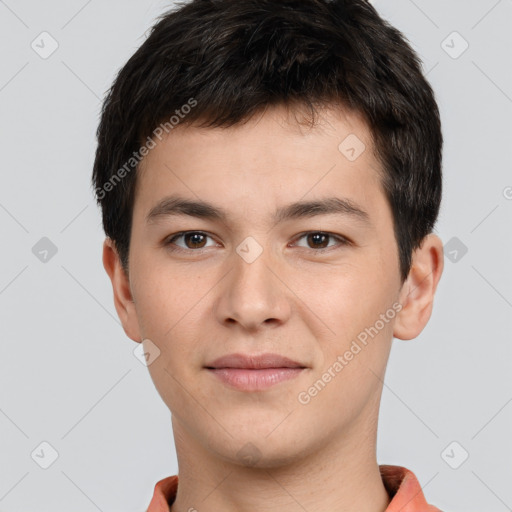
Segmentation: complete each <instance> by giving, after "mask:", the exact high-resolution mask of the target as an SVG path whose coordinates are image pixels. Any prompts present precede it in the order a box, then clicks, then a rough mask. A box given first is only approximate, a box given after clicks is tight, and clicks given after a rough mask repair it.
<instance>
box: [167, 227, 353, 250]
mask: <svg viewBox="0 0 512 512" xmlns="http://www.w3.org/2000/svg"><path fill="white" fill-rule="evenodd" d="M190 234H199V235H204V236H207V237H209V238H213V237H211V236H210V235H209V234H208V233H205V232H204V231H181V232H179V233H176V234H174V235H171V237H170V238H167V239H166V240H165V242H164V245H165V246H166V247H168V248H169V246H171V245H173V243H174V241H175V240H177V239H178V238H182V237H183V236H185V235H190ZM310 234H317V235H326V236H328V237H330V238H335V239H336V240H338V242H339V244H338V247H343V246H347V245H352V242H350V241H349V240H348V239H347V238H345V237H342V236H340V235H335V234H334V233H329V232H328V231H306V232H305V233H301V234H300V235H299V236H298V238H296V239H295V240H296V241H298V240H301V239H302V238H304V237H306V236H307V235H310ZM335 248H336V246H335V247H324V248H321V249H312V248H309V247H308V248H305V247H303V249H309V250H311V251H313V252H320V253H323V252H326V251H330V250H332V249H335ZM207 249H208V248H207V247H206V248H201V249H184V248H183V247H178V246H174V247H173V248H169V250H170V251H172V252H188V253H191V252H195V253H198V254H201V253H202V252H204V251H205V250H207Z"/></svg>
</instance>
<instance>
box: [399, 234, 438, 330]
mask: <svg viewBox="0 0 512 512" xmlns="http://www.w3.org/2000/svg"><path fill="white" fill-rule="evenodd" d="M443 268H444V251H443V242H442V241H441V239H440V238H439V237H438V236H437V235H434V234H429V235H427V236H426V237H425V238H424V239H423V240H422V243H421V245H420V247H419V248H418V249H416V250H415V251H414V253H413V256H412V262H411V269H410V271H409V275H408V276H407V279H406V280H405V282H404V284H403V285H402V288H401V290H400V298H399V301H400V304H402V309H401V310H400V312H399V313H398V315H397V316H396V321H395V325H394V330H393V336H394V337H395V338H399V339H401V340H410V339H413V338H416V336H418V335H419V334H420V333H421V331H422V330H423V328H424V327H425V325H427V322H428V321H429V319H430V315H431V314H432V307H433V303H434V294H435V292H436V288H437V284H438V283H439V279H441V274H442V273H443Z"/></svg>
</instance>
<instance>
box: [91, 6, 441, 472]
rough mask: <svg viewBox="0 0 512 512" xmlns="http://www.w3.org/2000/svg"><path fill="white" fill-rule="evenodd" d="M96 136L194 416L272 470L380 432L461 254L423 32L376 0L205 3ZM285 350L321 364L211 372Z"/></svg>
mask: <svg viewBox="0 0 512 512" xmlns="http://www.w3.org/2000/svg"><path fill="white" fill-rule="evenodd" d="M97 135H98V148H97V152H96V160H95V163H94V170H93V185H94V188H95V191H96V197H97V200H98V203H99V205H100V206H101V209H102V214H103V226H104V229H105V233H106V235H107V239H106V241H105V244H104V255H103V261H104V265H105V269H106V270H107V272H108V274H109V276H110V278H111V280H112V284H113V288H114V300H115V305H116V309H117V312H118V314H119V316H120V318H121V321H122V324H123V327H124V330H125V332H126V334H127V335H128V336H129V337H130V338H131V339H133V340H134V341H137V342H141V341H142V340H143V339H147V340H150V341H149V342H147V343H149V347H150V351H151V350H156V351H157V352H158V357H156V358H155V359H154V362H152V363H151V365H150V366H149V369H150V373H151V376H152V378H153V380H154V382H155V385H156V387H157V389H158V391H159V393H160V394H161V396H162V398H163V399H164V401H165V402H166V404H167V405H168V406H169V408H170V410H171V412H172V413H173V425H174V426H175V430H176V429H178V430H179V431H180V433H181V435H182V436H183V437H188V438H189V439H191V440H192V439H193V440H195V442H196V443H197V445H198V446H202V447H203V448H204V449H205V450H209V451H210V453H214V454H216V455H218V456H221V457H223V458H227V459H230V460H244V459H240V457H239V455H238V456H237V454H240V450H241V449H242V448H243V447H244V446H252V445H254V446H256V447H257V449H258V453H259V456H258V458H259V459H260V462H259V464H267V465H272V464H281V463H284V462H285V461H287V460H290V461H291V460H293V458H294V457H295V455H296V454H297V453H302V454H306V453H308V452H311V453H312V452H313V451H314V450H317V449H318V448H319V447H322V446H325V445H326V443H327V442H328V440H329V439H338V441H339V442H340V443H341V442H344V441H343V440H347V439H351V436H350V435H349V434H350V433H351V432H362V430H361V427H364V428H365V429H366V433H367V434H372V433H373V434H374V433H375V424H376V415H377V410H378V404H379V400H380V393H381V390H382V381H381V379H382V378H383V376H384V372H385V367H386V363H387V358H388V355H389V350H390V345H391V341H392V338H393V336H394V337H397V338H401V339H411V338H414V337H416V336H417V335H418V334H419V333H420V332H421V330H422V329H423V327H424V326H425V325H426V323H427V322H428V319H429V317H430V314H431V310H432V304H433V296H434V292H435V289H436V286H437V283H438V280H439V278H440V276H441V273H442V266H443V259H442V243H441V241H440V240H439V238H438V237H437V236H436V235H434V234H433V232H432V231H433V228H434V225H435V222H436V219H437V216H438V212H439V207H440V201H441V150H442V135H441V128H440V119H439V112H438V108H437V105H436V102H435V99H434V94H433V92H432V90H431V87H430V86H429V84H428V82H427V81H426V79H425V78H424V76H423V75H422V72H421V65H420V62H419V59H418V58H417V56H416V54H415V53H414V52H413V50H412V49H411V47H410V45H409V44H408V43H407V41H406V40H405V39H404V37H403V36H402V35H401V34H400V33H399V32H398V31H397V30H396V29H394V28H393V27H391V26H390V25H389V24H387V23H386V22H385V21H384V20H382V19H381V18H380V17H379V15H378V14H377V12H376V11H375V9H374V8H373V7H372V6H371V5H370V4H369V3H368V2H366V1H364V0H352V1H349V0H338V1H328V0H301V1H297V0H284V1H283V0H279V1H278V0H247V1H244V2H239V1H234V0H217V1H216V0H194V1H192V2H189V3H185V4H183V5H182V6H180V7H179V8H177V9H173V10H172V11H170V12H168V13H166V14H164V15H163V16H162V17H161V19H160V20H159V21H158V23H157V24H156V25H155V26H154V27H153V28H152V30H151V32H150V34H149V37H148V38H147V40H146V41H145V42H144V43H143V44H142V46H141V47H140V48H139V49H138V50H137V51H136V53H135V54H134V55H133V56H132V57H131V58H130V59H129V61H128V62H127V63H126V65H125V66H124V67H123V68H122V69H121V70H120V72H119V73H118V75H117V77H116V79H115V81H114V84H113V86H112V88H111V89H110V91H109V93H108V96H107V98H106V100H105V102H104V105H103V111H102V116H101V121H100V125H99V128H98V133H97ZM297 203H301V204H297ZM183 232H189V233H188V234H182V233H183ZM180 234H181V235H180ZM155 347H156V348H155ZM268 352H272V353H277V354H280V355H283V356H286V357H288V358H290V359H292V360H294V361H296V362H298V363H300V365H301V366H302V367H303V370H301V371H300V372H298V374H297V376H294V377H293V378H292V379H289V380H286V381H283V382H279V383H278V384H276V385H274V386H272V387H270V388H268V389H265V390H253V391H247V390H246V391H241V390H240V389H237V388H235V387H233V386H230V385H227V384H226V383H224V382H223V381H221V380H220V379H219V378H218V376H217V375H214V374H213V372H212V371H211V370H210V364H211V363H212V362H213V361H214V360H215V359H216V358H218V357H220V356H224V355H226V354H231V353H243V354H251V355H257V354H262V353H268ZM350 354H351V355H350ZM344 356H346V357H344ZM340 357H341V359H340ZM336 363H338V364H336ZM340 365H341V367H340ZM315 389H316V391H315ZM207 409H208V410H212V411H215V417H213V416H212V415H211V414H210V413H208V412H206V410H207ZM283 411H292V412H291V414H290V415H289V417H288V418H287V419H286V420H285V421H283V422H282V423H281V424H280V425H279V428H275V427H276V425H277V424H278V423H279V422H280V421H281V420H283V418H284V415H283ZM247 443H252V444H251V445H247ZM242 453H243V450H242ZM237 457H238V458H237ZM260 457H261V458H260ZM241 463H242V462H241Z"/></svg>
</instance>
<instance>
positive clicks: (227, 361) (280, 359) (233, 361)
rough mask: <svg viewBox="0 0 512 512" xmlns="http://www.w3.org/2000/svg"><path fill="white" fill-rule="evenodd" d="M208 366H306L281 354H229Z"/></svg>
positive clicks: (216, 367) (255, 367) (248, 367)
mask: <svg viewBox="0 0 512 512" xmlns="http://www.w3.org/2000/svg"><path fill="white" fill-rule="evenodd" d="M205 367H206V368H215V369H218V368H247V369H262V368H305V366H304V365H302V364H301V363H298V362H297V361H293V360H291V359H289V358H288V357H284V356H281V355H279V354H271V353H265V354H258V355H250V354H228V355H225V356H222V357H219V358H217V359H215V361H212V362H211V363H208V364H207V365H205Z"/></svg>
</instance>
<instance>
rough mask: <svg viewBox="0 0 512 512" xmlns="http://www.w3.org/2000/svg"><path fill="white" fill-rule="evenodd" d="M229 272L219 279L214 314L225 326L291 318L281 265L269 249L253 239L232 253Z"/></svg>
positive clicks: (255, 326) (254, 327)
mask: <svg viewBox="0 0 512 512" xmlns="http://www.w3.org/2000/svg"><path fill="white" fill-rule="evenodd" d="M229 264H230V265H231V271H230V272H229V273H228V274H227V275H226V277H225V278H224V279H223V280H222V281H221V283H220V286H219V287H218V290H217V293H218V294H219V295H218V300H217V305H216V315H217V319H218V321H219V322H221V323H223V324H224V325H227V324H230V323H231V324H233V323H236V324H239V325H240V326H241V327H243V328H244V329H246V330H248V331H255V330H257V329H259V328H261V327H263V326H264V325H267V324H268V325H272V324H275V325H274V327H277V326H278V325H281V324H283V323H285V322H286V321H287V320H288V318H289V317H290V312H291V304H290V300H291V296H292V295H293V294H292V292H291V291H290V290H289V288H288V287H287V286H286V277H285V276H284V271H283V266H282V265H280V264H279V262H278V261H277V259H276V258H272V254H271V251H270V250H268V249H263V248H262V247H261V246H260V245H259V244H257V242H256V243H255V241H254V240H252V241H249V243H248V244H247V245H245V246H244V245H243V244H241V245H240V246H239V247H238V248H237V251H236V252H233V255H232V257H231V258H230V261H229Z"/></svg>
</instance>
